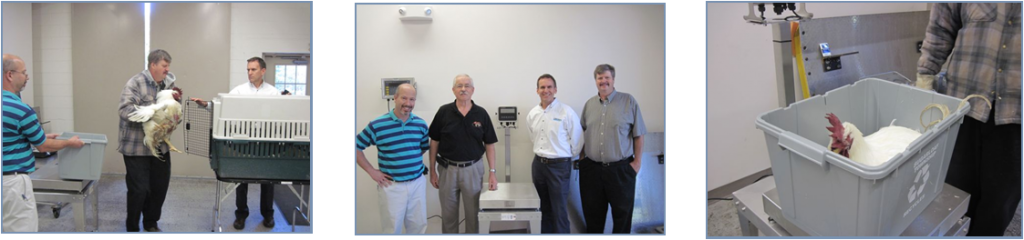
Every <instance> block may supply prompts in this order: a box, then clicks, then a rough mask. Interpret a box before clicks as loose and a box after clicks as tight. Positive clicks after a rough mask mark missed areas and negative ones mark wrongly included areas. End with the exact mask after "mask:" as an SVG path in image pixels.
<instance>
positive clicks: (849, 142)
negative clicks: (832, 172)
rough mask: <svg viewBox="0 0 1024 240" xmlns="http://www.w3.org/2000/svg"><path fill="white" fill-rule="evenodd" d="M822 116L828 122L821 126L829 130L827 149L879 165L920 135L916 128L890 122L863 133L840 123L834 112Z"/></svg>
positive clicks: (851, 126)
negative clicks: (873, 130)
mask: <svg viewBox="0 0 1024 240" xmlns="http://www.w3.org/2000/svg"><path fill="white" fill-rule="evenodd" d="M825 118H826V119H828V121H829V123H830V125H832V126H831V127H825V128H826V129H828V130H829V131H830V132H831V134H829V143H828V145H829V150H830V151H833V152H835V153H838V154H840V155H843V156H845V157H847V158H850V160H853V161H855V162H859V163H863V164H864V165H868V166H878V165H882V164H883V163H885V162H886V161H889V159H891V158H892V157H893V156H896V154H898V153H900V152H903V151H904V150H906V148H907V146H909V145H910V142H913V141H914V140H915V139H917V138H918V137H920V136H921V133H918V132H917V131H914V130H911V129H909V128H906V127H901V126H894V125H892V123H890V124H889V126H887V127H882V128H881V129H878V131H877V132H875V133H873V134H871V135H868V136H867V137H865V136H864V134H863V133H861V132H860V130H859V129H857V126H854V125H853V124H852V123H849V122H843V123H842V124H840V121H839V118H838V117H836V115H835V114H832V113H829V114H826V116H825ZM893 122H895V121H893Z"/></svg>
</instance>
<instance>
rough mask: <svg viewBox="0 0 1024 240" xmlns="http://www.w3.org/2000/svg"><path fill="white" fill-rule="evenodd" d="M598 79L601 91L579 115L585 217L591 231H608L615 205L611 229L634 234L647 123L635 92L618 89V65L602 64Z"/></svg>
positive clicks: (598, 71)
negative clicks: (638, 179)
mask: <svg viewBox="0 0 1024 240" xmlns="http://www.w3.org/2000/svg"><path fill="white" fill-rule="evenodd" d="M594 80H595V82H596V83H597V90H598V94H597V96H594V97H592V98H590V100H587V103H586V105H584V106H583V114H582V115H581V116H580V123H582V125H583V142H584V144H583V146H584V148H583V154H584V155H585V156H586V157H584V158H583V160H582V161H581V162H580V200H581V201H582V205H583V217H584V219H585V220H586V225H587V232H588V233H604V225H605V216H606V214H607V212H608V206H609V205H611V208H612V221H613V223H614V226H613V227H612V232H613V233H630V230H631V229H632V224H633V200H634V194H635V193H636V176H637V173H639V172H640V158H641V156H642V155H641V152H642V150H643V148H644V139H643V135H644V134H646V133H647V127H646V126H645V125H644V117H643V115H641V114H640V105H639V104H638V103H637V102H636V99H635V98H633V95H630V94H628V93H624V92H617V91H615V67H612V66H611V65H608V64H601V65H598V66H597V69H594ZM634 157H635V158H634Z"/></svg>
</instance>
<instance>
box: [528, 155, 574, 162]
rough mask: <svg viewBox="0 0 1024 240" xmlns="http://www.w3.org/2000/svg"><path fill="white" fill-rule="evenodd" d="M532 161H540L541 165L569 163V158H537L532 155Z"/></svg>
mask: <svg viewBox="0 0 1024 240" xmlns="http://www.w3.org/2000/svg"><path fill="white" fill-rule="evenodd" d="M533 159H534V160H537V161H540V163H543V164H548V163H560V162H566V161H569V158H567V157H564V158H546V157H541V156H538V155H533Z"/></svg>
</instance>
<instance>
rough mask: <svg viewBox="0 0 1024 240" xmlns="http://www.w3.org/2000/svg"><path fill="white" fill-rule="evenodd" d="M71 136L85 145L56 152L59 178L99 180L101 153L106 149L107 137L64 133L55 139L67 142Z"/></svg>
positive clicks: (92, 134)
mask: <svg viewBox="0 0 1024 240" xmlns="http://www.w3.org/2000/svg"><path fill="white" fill-rule="evenodd" d="M72 136H78V138H79V139H81V140H82V142H85V145H84V146H82V148H73V147H66V148H64V149H61V150H60V151H57V166H58V167H57V168H58V169H60V178H63V179H74V180H99V179H100V173H101V172H102V171H103V151H104V150H106V147H107V135H103V134H94V133H77V132H64V133H62V134H61V135H60V136H58V137H57V139H62V140H67V139H69V138H71V137H72Z"/></svg>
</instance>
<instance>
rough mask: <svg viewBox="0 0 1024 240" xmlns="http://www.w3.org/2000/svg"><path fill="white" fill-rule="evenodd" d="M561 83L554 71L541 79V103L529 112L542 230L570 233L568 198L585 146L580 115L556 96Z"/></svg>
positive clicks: (539, 82) (534, 173)
mask: <svg viewBox="0 0 1024 240" xmlns="http://www.w3.org/2000/svg"><path fill="white" fill-rule="evenodd" d="M555 93H558V86H557V83H556V82H555V77H553V76H551V74H544V75H541V76H540V78H538V79H537V95H539V96H540V105H538V106H536V107H533V109H532V110H530V114H529V115H528V116H527V121H528V125H529V131H530V139H531V140H532V141H533V153H534V157H533V167H532V168H533V185H534V186H535V187H536V188H537V195H539V196H540V211H541V233H569V216H568V213H567V212H566V211H567V209H566V200H567V199H568V197H569V176H570V175H571V174H572V160H575V159H577V158H579V155H580V150H581V149H583V128H582V127H581V126H580V118H579V116H578V115H576V111H573V110H572V108H571V107H569V105H565V104H563V103H561V102H559V101H558V100H557V99H555Z"/></svg>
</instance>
